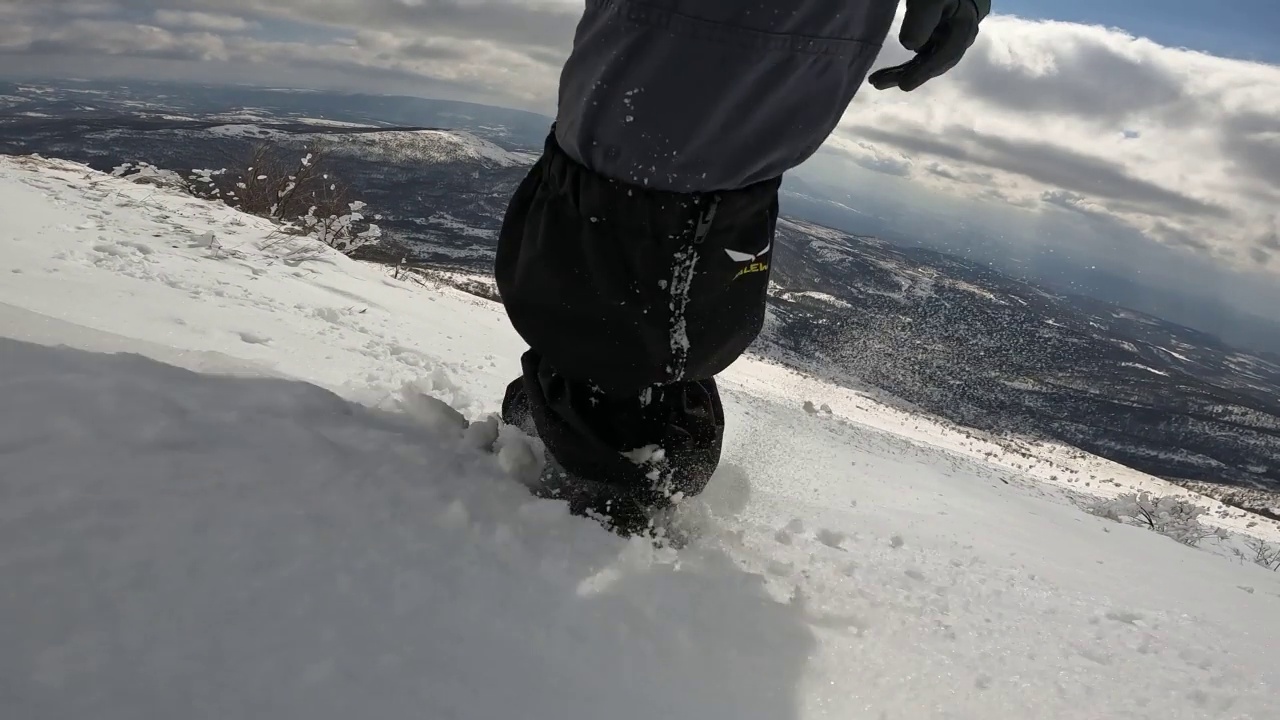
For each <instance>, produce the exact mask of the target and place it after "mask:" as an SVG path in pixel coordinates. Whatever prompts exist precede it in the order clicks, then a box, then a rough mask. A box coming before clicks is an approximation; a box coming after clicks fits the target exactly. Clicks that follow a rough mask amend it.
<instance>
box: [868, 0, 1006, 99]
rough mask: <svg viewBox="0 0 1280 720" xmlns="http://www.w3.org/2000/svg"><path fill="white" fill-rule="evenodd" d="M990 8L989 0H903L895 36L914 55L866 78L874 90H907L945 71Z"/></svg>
mask: <svg viewBox="0 0 1280 720" xmlns="http://www.w3.org/2000/svg"><path fill="white" fill-rule="evenodd" d="M990 12H991V0H907V15H906V17H905V18H904V19H903V21H902V32H901V33H900V34H899V35H898V40H899V41H900V42H901V43H902V46H903V47H905V48H906V49H908V50H911V51H913V52H915V53H916V56H915V57H914V58H912V59H911V60H909V61H907V62H905V63H903V64H901V65H895V66H894V67H888V68H884V69H882V70H877V71H875V72H873V73H871V77H869V78H867V80H868V82H870V83H871V84H872V85H873V86H874V87H875V88H876V89H877V90H884V89H887V88H891V87H894V86H897V87H898V88H899V89H901V90H902V91H903V92H911V91H912V90H915V89H916V88H918V87H920V86H921V85H923V84H925V83H926V82H928V81H929V80H932V79H933V78H936V77H938V76H939V75H941V74H943V73H945V72H946V71H948V70H950V69H951V68H953V67H955V66H956V63H958V62H960V58H962V57H964V53H965V51H966V50H968V49H969V46H970V45H972V44H973V41H974V40H976V39H977V38H978V23H979V22H980V21H981V20H982V19H983V18H984V17H986V16H987V14H988V13H990Z"/></svg>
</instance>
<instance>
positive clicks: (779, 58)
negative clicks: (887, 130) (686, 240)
mask: <svg viewBox="0 0 1280 720" xmlns="http://www.w3.org/2000/svg"><path fill="white" fill-rule="evenodd" d="M586 5H587V7H586V13H585V14H584V15H583V18H582V20H581V22H580V23H579V25H578V29H577V34H576V37H575V39H574V48H573V52H572V54H571V55H570V57H569V60H568V61H567V63H566V64H565V66H564V70H563V74H562V75H561V78H560V104H559V112H558V114H557V118H556V139H557V141H558V142H559V144H560V146H561V147H562V148H564V150H565V152H566V153H568V154H569V156H570V157H572V158H574V159H575V160H577V161H578V162H580V163H582V164H584V165H586V166H587V167H589V168H591V169H593V170H595V171H596V172H598V173H600V174H602V175H605V176H608V177H611V178H614V179H617V180H622V181H624V182H628V183H633V184H637V185H644V186H647V187H650V188H654V189H659V190H672V191H677V192H703V191H715V190H731V189H736V188H741V187H745V186H747V185H750V184H753V183H756V182H759V181H762V180H769V179H772V178H776V177H778V176H779V175H781V174H782V173H783V172H785V171H787V170H790V169H791V168H793V167H795V166H796V165H799V164H800V163H801V162H803V161H804V160H806V159H807V158H809V156H810V155H812V154H813V153H814V152H815V151H816V150H817V149H818V146H819V145H821V144H822V143H823V142H824V141H825V140H826V139H827V136H828V135H829V134H830V133H831V131H832V130H834V129H835V126H836V123H837V122H839V120H840V117H841V115H843V114H844V111H845V109H846V108H847V107H848V105H849V103H850V101H852V100H853V96H854V93H856V92H857V90H858V87H859V86H860V85H861V84H862V82H863V80H864V79H865V78H866V75H867V73H868V71H869V70H870V69H871V65H872V63H873V62H874V61H875V59H876V55H877V54H878V53H879V51H880V47H881V45H882V44H883V43H884V41H885V36H886V35H887V34H888V31H889V26H890V25H891V24H892V22H893V15H894V11H895V10H896V8H897V5H898V0H587V3H586ZM988 7H989V6H988Z"/></svg>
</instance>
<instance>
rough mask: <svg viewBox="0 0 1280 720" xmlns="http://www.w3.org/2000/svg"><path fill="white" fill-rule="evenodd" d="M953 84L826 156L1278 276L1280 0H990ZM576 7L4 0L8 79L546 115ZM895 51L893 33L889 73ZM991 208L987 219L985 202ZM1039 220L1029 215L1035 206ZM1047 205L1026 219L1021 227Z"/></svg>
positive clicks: (1096, 236) (882, 95)
mask: <svg viewBox="0 0 1280 720" xmlns="http://www.w3.org/2000/svg"><path fill="white" fill-rule="evenodd" d="M994 6H995V11H996V14H995V15H993V16H992V17H991V18H989V19H988V20H987V21H986V22H985V23H984V31H983V34H982V36H981V38H980V40H979V41H978V43H977V44H976V45H975V46H974V47H973V49H972V50H971V51H970V54H969V56H968V57H967V58H966V59H965V61H964V62H963V63H961V65H960V66H959V67H957V68H956V69H955V70H954V71H953V72H952V73H951V74H950V75H949V76H947V77H946V78H945V79H942V80H939V81H935V82H934V83H931V84H930V85H927V86H926V87H925V88H923V89H922V90H920V91H918V92H916V93H912V94H903V93H900V92H898V91H889V92H877V91H875V90H874V89H871V88H866V89H864V91H863V92H862V94H860V96H859V97H858V99H857V100H856V101H855V103H854V105H853V107H852V108H851V109H850V112H849V113H848V114H847V115H846V117H845V121H844V123H843V124H842V126H841V128H840V129H839V130H838V131H837V133H836V135H835V136H834V137H833V138H832V140H831V141H830V142H829V144H828V148H829V149H831V150H833V151H835V152H836V153H838V154H839V155H840V156H841V157H842V158H844V159H845V160H847V161H848V163H849V164H850V167H854V168H857V170H858V171H859V172H860V173H864V174H863V175H859V177H864V178H865V172H867V171H869V172H870V173H871V174H872V175H879V176H883V177H884V178H886V179H887V178H893V181H892V182H895V183H901V182H903V180H904V179H905V181H906V182H907V183H909V185H910V187H912V188H914V189H915V190H916V191H918V192H920V193H922V194H923V195H922V196H924V195H927V196H930V197H946V198H949V199H955V200H958V201H964V202H968V203H969V206H968V207H970V208H977V209H978V210H977V211H975V212H977V214H976V215H974V212H969V216H971V217H986V218H988V220H989V219H990V218H1002V217H1007V216H1008V215H1009V213H1021V214H1022V222H1023V225H1024V226H1026V227H1044V224H1043V220H1044V219H1045V218H1054V219H1056V221H1058V226H1062V227H1065V226H1068V225H1070V226H1073V227H1076V228H1083V229H1084V230H1083V231H1087V232H1089V233H1092V235H1091V237H1092V238H1093V240H1092V242H1093V243H1094V245H1095V246H1096V247H1099V248H1102V249H1104V250H1105V249H1106V248H1107V247H1108V243H1112V244H1115V245H1117V247H1116V252H1117V253H1124V252H1126V248H1125V247H1120V245H1121V244H1122V243H1125V242H1136V241H1131V240H1126V239H1125V238H1139V239H1140V240H1141V241H1142V242H1146V243H1147V244H1149V245H1152V246H1154V247H1158V248H1160V249H1163V250H1166V251H1167V252H1168V253H1169V256H1170V257H1179V258H1183V259H1191V260H1196V261H1199V262H1204V263H1212V264H1213V266H1214V267H1218V268H1228V269H1231V270H1232V271H1236V272H1242V273H1246V274H1248V275H1249V276H1251V277H1252V280H1253V282H1254V283H1255V284H1256V283H1257V282H1259V278H1262V280H1261V282H1263V283H1272V284H1280V283H1276V282H1275V281H1276V280H1277V278H1280V210H1277V208H1280V43H1277V42H1276V41H1275V38H1276V37H1280V3H1277V2H1275V0H1221V1H1220V2H1216V3H1210V2H1205V0H1124V2H1115V1H1114V0H1078V1H1077V2H1063V1H1062V0H994ZM581 7H582V0H65V1H64V0H0V72H4V73H7V74H11V75H21V74H24V73H36V72H38V73H42V74H46V75H48V74H54V75H58V74H61V75H63V76H74V77H95V76H104V75H113V76H135V77H149V78H194V79H200V80H230V81H234V82H256V83H263V84H273V85H294V86H315V87H326V88H341V89H363V90H367V91H373V92H394V93H405V94H414V95H423V96H434V97H445V98H453V99H464V100H478V101H482V102H489V103H493V104H500V105H505V106H508V107H517V108H523V109H529V110H535V111H539V112H543V113H547V114H551V113H552V112H553V111H554V106H553V104H554V98H555V83H556V79H557V74H558V70H559V64H560V63H561V61H562V60H563V58H564V57H565V55H566V53H567V49H568V46H569V42H570V40H571V38H572V32H573V26H574V22H575V20H576V18H577V16H578V13H579V12H580V9H581ZM905 56H906V55H905V53H904V51H902V50H901V49H900V48H897V47H896V44H894V43H891V46H890V47H889V48H886V51H885V52H884V53H883V54H882V57H881V62H880V64H881V65H884V64H889V63H895V62H900V61H901V60H902V59H904V58H905ZM983 213H986V215H985V216H983ZM1028 218H1032V219H1033V220H1029V219H1028ZM1035 218H1038V220H1034V219H1035Z"/></svg>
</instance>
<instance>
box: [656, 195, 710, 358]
mask: <svg viewBox="0 0 1280 720" xmlns="http://www.w3.org/2000/svg"><path fill="white" fill-rule="evenodd" d="M719 205H720V198H719V196H717V197H714V198H712V199H711V202H710V204H708V205H707V208H706V209H705V210H703V211H702V213H701V214H700V215H699V216H698V220H697V223H696V224H695V226H694V233H693V242H692V243H690V244H688V245H685V246H684V247H683V248H681V249H680V250H679V251H678V252H676V254H675V261H674V263H672V268H671V303H670V305H669V308H670V310H671V365H670V366H669V367H668V372H669V374H670V376H671V381H672V382H679V381H680V380H683V379H684V376H685V370H686V366H687V365H688V361H689V325H688V320H687V318H686V312H687V310H688V307H689V289H690V288H691V287H692V286H693V279H694V277H695V276H696V274H697V268H698V249H699V248H700V246H701V245H702V243H703V241H704V240H706V238H707V234H708V233H709V232H710V231H711V224H712V222H714V221H715V217H716V208H717V207H719Z"/></svg>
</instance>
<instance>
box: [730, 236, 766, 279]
mask: <svg viewBox="0 0 1280 720" xmlns="http://www.w3.org/2000/svg"><path fill="white" fill-rule="evenodd" d="M771 249H773V242H772V241H770V242H769V243H768V244H766V245H765V246H764V249H763V250H761V251H760V252H758V253H756V254H754V255H752V254H750V253H744V252H738V251H737V250H730V249H728V248H725V253H726V254H727V255H728V256H729V258H730V259H732V260H733V261H734V262H739V263H746V266H745V267H743V268H741V269H740V270H738V274H737V275H734V276H733V279H734V280H737V279H738V278H740V277H742V276H743V275H750V274H751V273H758V272H764V271H766V270H768V269H769V263H768V262H767V261H765V260H761V258H763V257H764V256H765V255H768V254H769V251H770V250H771Z"/></svg>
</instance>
